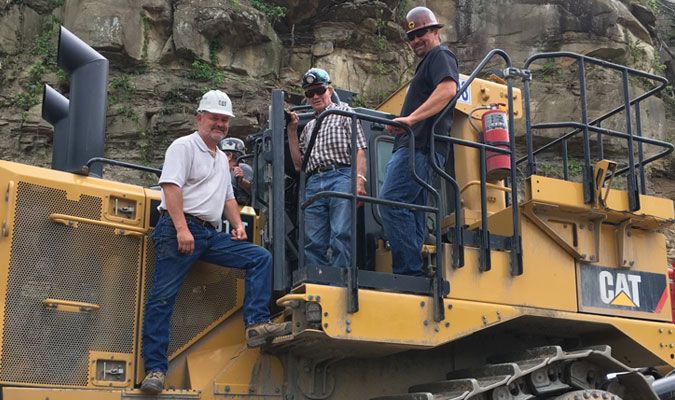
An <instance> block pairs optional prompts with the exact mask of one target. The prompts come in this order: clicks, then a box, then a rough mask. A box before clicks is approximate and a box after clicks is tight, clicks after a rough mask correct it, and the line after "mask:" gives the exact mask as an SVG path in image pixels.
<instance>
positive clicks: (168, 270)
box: [143, 216, 272, 372]
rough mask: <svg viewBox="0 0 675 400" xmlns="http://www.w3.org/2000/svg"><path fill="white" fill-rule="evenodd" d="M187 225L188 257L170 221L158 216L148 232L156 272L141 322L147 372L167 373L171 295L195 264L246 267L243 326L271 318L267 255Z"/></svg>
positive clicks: (173, 297) (223, 235)
mask: <svg viewBox="0 0 675 400" xmlns="http://www.w3.org/2000/svg"><path fill="white" fill-rule="evenodd" d="M187 223H188V228H189V229H190V232H191V233H192V236H193V237H194V240H195V249H194V252H193V253H192V254H187V253H180V252H178V242H177V240H176V229H175V228H174V226H173V222H172V221H171V218H169V217H167V216H161V217H160V218H159V222H158V223H157V226H156V227H155V230H154V231H153V232H152V240H153V242H154V244H155V254H156V261H155V274H154V277H153V281H152V288H151V289H150V293H149V295H148V301H147V303H146V305H145V317H144V322H143V357H144V360H145V370H146V371H147V372H149V371H162V372H166V370H167V367H168V360H167V354H166V352H167V348H168V346H169V327H170V322H171V315H172V313H173V307H174V304H175V303H176V294H177V293H178V290H179V289H180V286H181V284H182V283H183V281H184V280H185V277H186V276H187V274H188V272H189V271H190V268H191V267H192V265H193V264H194V263H195V262H196V261H197V260H200V259H201V260H204V261H207V262H209V263H212V264H216V265H221V266H226V267H231V268H240V269H245V270H246V289H245V293H244V323H245V324H246V326H247V327H248V326H251V325H255V324H258V323H261V322H267V321H269V319H270V312H269V302H270V297H271V295H272V255H271V254H270V253H269V252H268V251H267V250H265V249H263V248H262V247H259V246H256V245H254V244H252V243H250V242H245V241H239V240H232V239H231V238H230V234H229V233H226V232H218V231H216V230H215V228H207V227H204V226H202V225H199V224H198V223H196V222H194V221H192V220H190V219H188V220H187Z"/></svg>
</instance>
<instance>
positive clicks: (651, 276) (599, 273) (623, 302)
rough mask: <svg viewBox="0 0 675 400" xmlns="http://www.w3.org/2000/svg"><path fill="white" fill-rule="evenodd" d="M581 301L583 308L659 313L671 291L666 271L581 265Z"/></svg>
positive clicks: (609, 312)
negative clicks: (667, 286) (655, 271)
mask: <svg viewBox="0 0 675 400" xmlns="http://www.w3.org/2000/svg"><path fill="white" fill-rule="evenodd" d="M580 272H581V281H580V289H581V290H580V291H579V296H580V297H581V298H580V305H581V307H582V309H583V308H585V307H589V308H593V309H598V308H601V309H607V311H606V312H602V313H607V314H611V313H612V312H611V310H624V311H635V312H642V313H645V312H646V313H659V312H661V309H663V306H664V305H665V302H666V299H667V295H668V291H667V290H666V283H667V281H666V275H665V272H664V273H663V274H657V273H652V272H644V271H634V270H625V269H619V268H605V267H599V266H595V265H591V264H582V265H581V266H580Z"/></svg>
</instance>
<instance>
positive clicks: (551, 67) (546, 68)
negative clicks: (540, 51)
mask: <svg viewBox="0 0 675 400" xmlns="http://www.w3.org/2000/svg"><path fill="white" fill-rule="evenodd" d="M537 72H538V74H539V75H541V81H542V82H551V81H560V80H562V78H563V70H562V68H560V67H559V66H558V64H556V63H555V61H553V60H549V61H547V62H546V63H544V64H542V66H541V69H539V71H537Z"/></svg>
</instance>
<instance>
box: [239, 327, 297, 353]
mask: <svg viewBox="0 0 675 400" xmlns="http://www.w3.org/2000/svg"><path fill="white" fill-rule="evenodd" d="M289 333H291V323H290V322H282V323H274V322H269V321H268V322H263V323H262V324H257V325H253V326H249V327H248V328H246V344H247V345H248V347H260V346H262V345H263V344H265V342H267V341H268V340H271V339H273V338H275V337H277V336H283V335H288V334H289Z"/></svg>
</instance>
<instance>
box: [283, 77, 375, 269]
mask: <svg viewBox="0 0 675 400" xmlns="http://www.w3.org/2000/svg"><path fill="white" fill-rule="evenodd" d="M330 83H331V82H330V77H329V76H328V73H327V72H326V71H324V70H322V69H320V68H311V69H310V70H309V71H307V72H306V73H305V75H304V76H303V78H302V88H303V89H305V97H306V98H307V102H308V103H309V104H310V105H311V106H312V109H313V110H314V113H315V115H316V116H318V115H319V114H321V113H322V112H323V111H325V110H343V111H352V108H351V107H349V106H348V105H346V104H344V103H340V104H336V103H333V102H332V100H331V96H332V94H333V90H334V89H333V87H332V86H330ZM298 121H299V119H298V115H297V114H296V113H291V121H290V122H289V124H288V144H289V148H290V151H291V157H292V158H293V164H294V165H295V169H296V170H297V171H299V170H300V168H301V166H302V159H303V157H304V156H305V153H306V151H307V146H308V144H309V140H310V137H311V134H312V131H313V130H314V126H315V125H316V119H313V120H311V121H310V122H309V123H307V125H305V128H304V129H303V130H302V133H301V134H300V136H299V137H298V134H297V129H298ZM351 143H352V120H351V118H349V117H345V116H341V115H335V114H333V115H329V116H327V117H326V118H324V119H323V121H322V123H321V127H320V128H319V132H318V134H317V137H316V141H315V142H314V147H313V148H312V149H311V154H310V157H309V162H308V163H307V167H306V171H305V172H306V174H307V185H306V187H305V200H307V199H309V198H310V197H312V196H314V195H315V194H316V193H318V192H323V191H335V192H344V193H351V188H352V178H351V164H352V158H351ZM356 147H357V150H356V171H357V177H356V193H357V194H359V195H365V194H366V188H365V183H366V152H365V149H366V140H365V137H364V135H363V128H362V127H361V124H360V122H358V123H357V137H356ZM350 238H351V207H350V201H349V200H347V199H339V198H336V197H328V198H322V199H318V200H317V201H315V202H314V203H312V204H311V205H310V206H309V207H307V208H306V209H305V264H306V265H315V266H325V265H332V266H334V267H342V268H345V267H348V266H349V265H350V264H351V250H350ZM329 248H330V249H331V255H332V256H331V260H330V262H329V260H328V249H329Z"/></svg>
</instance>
